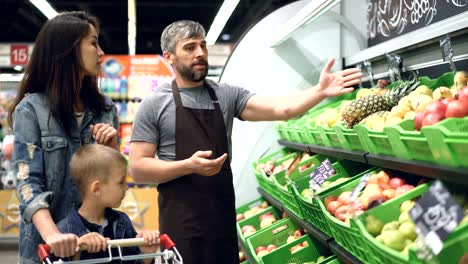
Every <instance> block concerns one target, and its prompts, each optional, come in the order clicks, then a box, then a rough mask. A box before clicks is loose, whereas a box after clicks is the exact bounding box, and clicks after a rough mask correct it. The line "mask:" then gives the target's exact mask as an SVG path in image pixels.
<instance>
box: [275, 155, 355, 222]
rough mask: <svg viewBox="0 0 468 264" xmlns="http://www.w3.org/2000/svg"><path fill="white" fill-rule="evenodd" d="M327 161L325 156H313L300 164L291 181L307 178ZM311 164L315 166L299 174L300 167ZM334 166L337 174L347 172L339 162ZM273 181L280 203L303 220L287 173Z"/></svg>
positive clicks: (276, 176) (291, 176)
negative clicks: (289, 184) (289, 186)
mask: <svg viewBox="0 0 468 264" xmlns="http://www.w3.org/2000/svg"><path fill="white" fill-rule="evenodd" d="M326 159H327V157H326V156H323V155H320V154H316V155H313V156H311V157H310V158H309V159H307V160H304V161H303V162H301V163H299V166H297V168H296V169H295V170H294V171H293V172H292V173H291V175H290V176H289V179H290V180H291V181H296V180H298V179H300V178H303V177H306V176H307V175H309V174H310V173H311V172H312V171H314V170H315V169H316V168H317V167H318V166H319V165H320V163H321V162H322V161H324V160H326ZM329 159H331V160H330V161H331V162H334V161H335V159H333V158H329ZM310 163H313V164H314V165H313V166H311V167H310V168H307V169H305V170H304V171H302V172H299V169H298V168H299V167H300V166H302V165H306V164H310ZM332 166H333V168H335V170H336V171H337V173H340V172H344V173H345V172H346V171H345V169H344V168H343V167H342V166H341V164H339V163H337V162H335V163H333V164H332ZM273 181H274V183H275V186H276V190H277V191H278V193H279V197H278V198H279V201H280V202H281V203H282V204H283V205H284V206H286V207H287V208H288V209H289V210H291V211H292V212H293V213H295V214H296V215H297V216H299V217H301V218H302V212H301V210H300V209H299V205H298V204H297V203H296V199H295V198H294V194H293V193H292V192H291V191H290V190H289V188H288V179H287V178H286V171H282V172H279V173H277V174H276V175H275V177H274V179H273Z"/></svg>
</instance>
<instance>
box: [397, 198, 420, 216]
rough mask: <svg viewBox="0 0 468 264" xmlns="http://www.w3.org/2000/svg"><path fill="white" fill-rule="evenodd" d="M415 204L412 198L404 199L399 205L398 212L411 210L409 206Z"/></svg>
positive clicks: (411, 206)
mask: <svg viewBox="0 0 468 264" xmlns="http://www.w3.org/2000/svg"><path fill="white" fill-rule="evenodd" d="M415 205H416V202H415V201H413V200H407V201H404V202H403V203H402V204H401V205H400V212H401V213H403V212H409V210H411V208H413V207H414V206H415Z"/></svg>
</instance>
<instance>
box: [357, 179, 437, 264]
mask: <svg viewBox="0 0 468 264" xmlns="http://www.w3.org/2000/svg"><path fill="white" fill-rule="evenodd" d="M428 188H429V185H428V184H423V185H420V186H417V187H416V188H414V189H413V190H412V191H411V192H407V193H405V194H403V195H400V196H398V197H395V198H394V199H392V200H390V201H388V202H386V203H384V204H382V205H380V206H377V207H375V208H372V209H371V210H368V211H366V212H365V213H364V214H362V215H360V216H358V217H357V218H356V219H353V220H352V221H353V224H355V225H357V227H358V228H359V230H360V231H361V234H362V236H363V238H364V243H365V244H366V245H367V246H368V250H369V253H370V254H369V255H370V256H372V258H371V259H370V261H369V263H371V264H380V263H385V264H401V263H410V256H411V258H412V259H413V261H412V262H414V261H415V260H414V259H415V257H414V255H413V253H411V254H410V256H406V255H404V254H402V253H400V252H398V251H396V250H393V249H391V248H388V247H386V246H385V245H384V244H382V243H380V242H378V241H377V240H376V239H375V238H374V237H373V236H372V235H370V234H369V233H368V232H367V230H366V216H367V215H373V216H375V217H377V218H378V219H380V220H381V221H383V222H384V223H389V222H391V221H394V220H398V217H399V216H400V205H401V203H403V202H404V201H406V200H412V199H414V198H416V197H418V196H420V195H421V194H423V193H424V192H426V191H427V190H428Z"/></svg>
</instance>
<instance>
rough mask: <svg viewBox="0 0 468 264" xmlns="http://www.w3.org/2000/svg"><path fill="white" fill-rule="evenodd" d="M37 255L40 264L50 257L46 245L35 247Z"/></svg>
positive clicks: (48, 247) (48, 248)
mask: <svg viewBox="0 0 468 264" xmlns="http://www.w3.org/2000/svg"><path fill="white" fill-rule="evenodd" d="M37 254H38V255H39V259H40V260H41V262H44V260H45V259H46V258H48V257H49V256H50V246H49V245H47V244H39V246H38V247H37Z"/></svg>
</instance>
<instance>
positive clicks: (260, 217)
mask: <svg viewBox="0 0 468 264" xmlns="http://www.w3.org/2000/svg"><path fill="white" fill-rule="evenodd" d="M268 217H273V218H274V217H275V216H274V215H272V212H271V211H270V212H266V213H264V214H262V215H261V216H259V217H258V219H259V220H260V221H263V219H265V218H268Z"/></svg>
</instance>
